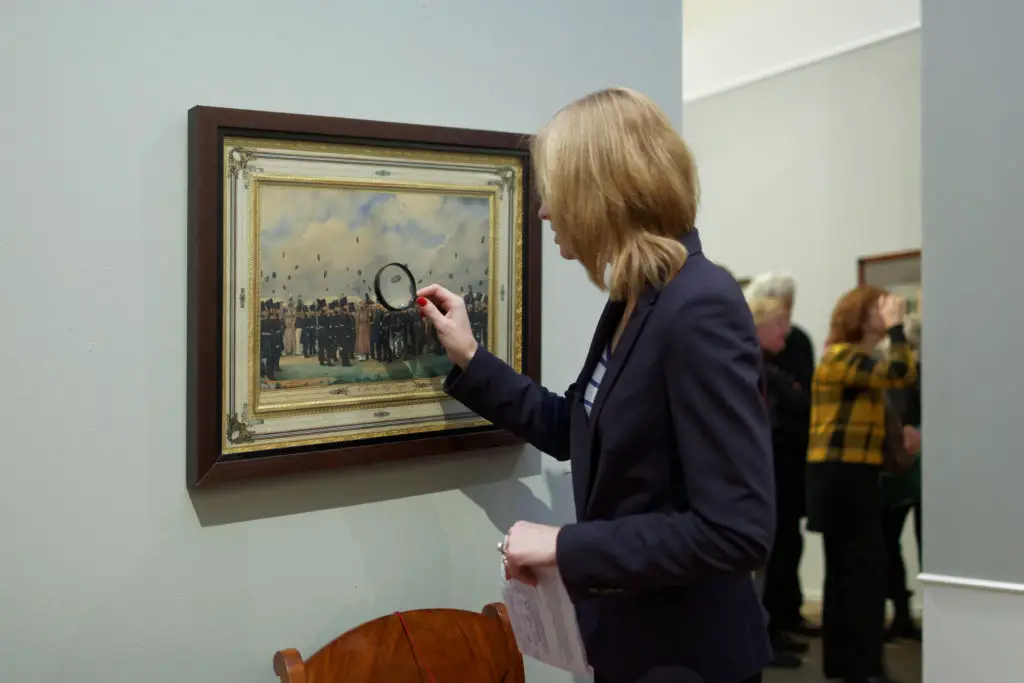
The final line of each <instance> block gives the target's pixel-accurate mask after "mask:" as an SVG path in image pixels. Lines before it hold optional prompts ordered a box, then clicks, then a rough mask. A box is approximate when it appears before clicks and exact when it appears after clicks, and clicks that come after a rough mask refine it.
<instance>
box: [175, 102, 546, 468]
mask: <svg viewBox="0 0 1024 683" xmlns="http://www.w3.org/2000/svg"><path fill="white" fill-rule="evenodd" d="M528 145H529V138H528V137H527V136H523V135H518V134H512V133H500V132H490V131H477V130H465V129H455V128H439V127H430V126H418V125H409V124H394V123H383V122H377V121H362V120H354V119H338V118H328V117H313V116H301V115H294V114H279V113H269V112H258V111H247V110H235V109H221V108H214V107H194V108H193V109H191V110H190V111H189V249H188V254H189V278H188V280H189V282H188V284H189V292H188V295H189V301H188V348H189V354H188V398H187V400H188V405H187V415H188V467H187V480H188V481H187V483H188V485H189V486H190V487H199V486H209V485H215V484H219V483H222V482H226V481H232V480H238V479H247V478H253V477H263V476H273V475H279V474H286V473H291V472H299V471H305V470H313V469H325V468H332V467H340V466H347V465H353V464H363V463H372V462H379V461H385V460H395V459H401V458H410V457H418V456H426V455H433V454H438V453H443V452H451V451H458V450H465V449H483V448H488V447H493V446H498V445H505V444H511V443H516V442H517V441H518V440H517V439H516V438H515V437H513V436H512V435H510V434H508V433H505V432H502V431H500V430H498V429H496V428H495V427H493V426H492V425H490V424H489V423H487V422H486V421H485V420H483V419H482V418H480V417H479V416H477V415H475V414H473V413H471V412H470V411H469V410H468V409H466V408H465V407H464V406H461V405H460V404H458V403H457V402H455V401H453V400H451V399H449V398H448V397H447V396H446V395H445V394H444V393H443V391H442V382H443V378H444V375H445V374H447V371H448V369H449V368H450V364H449V363H448V361H447V358H446V356H445V354H444V350H443V348H441V346H440V344H439V343H438V342H437V339H436V335H432V330H431V329H430V327H429V325H425V324H424V322H423V321H422V320H420V319H419V317H418V314H417V313H416V312H415V311H406V312H401V313H396V312H391V311H387V310H386V309H384V308H383V307H382V306H380V305H379V304H378V303H377V302H376V301H375V299H376V297H375V295H374V294H373V287H372V285H373V275H374V273H375V272H376V270H377V269H378V268H379V267H380V266H381V265H383V264H384V263H386V262H388V261H392V260H397V261H400V262H405V263H406V265H407V266H409V268H410V269H411V270H412V271H413V273H414V275H415V276H416V277H417V278H418V279H419V281H420V283H421V284H427V283H429V282H431V281H439V282H441V283H442V284H445V285H447V286H449V287H450V288H451V289H452V290H453V291H459V292H461V293H462V294H463V296H464V299H465V300H466V303H467V306H468V307H469V308H470V310H471V312H472V313H471V317H472V319H473V327H474V334H476V335H477V336H478V339H479V340H480V341H481V343H482V344H483V345H484V346H485V347H487V348H489V349H490V350H491V351H492V352H494V353H495V354H496V355H497V356H499V357H500V358H502V359H503V360H505V361H506V362H508V363H509V364H510V365H511V366H512V367H514V368H516V369H517V370H520V371H522V372H524V373H526V374H527V375H529V376H531V377H533V378H535V379H537V378H539V375H540V367H539V361H540V330H539V324H540V249H539V246H540V245H539V227H540V221H539V219H538V218H537V198H536V193H535V192H534V191H533V184H532V181H531V168H530V157H529V146H528Z"/></svg>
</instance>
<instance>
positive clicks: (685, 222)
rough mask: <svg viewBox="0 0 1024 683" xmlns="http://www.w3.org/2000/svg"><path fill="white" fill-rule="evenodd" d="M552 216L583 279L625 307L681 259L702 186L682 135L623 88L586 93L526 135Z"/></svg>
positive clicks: (650, 105)
mask: <svg viewBox="0 0 1024 683" xmlns="http://www.w3.org/2000/svg"><path fill="white" fill-rule="evenodd" d="M532 153H533V163H534V167H535V170H536V174H537V185H538V188H539V189H540V193H541V196H542V197H543V199H544V201H545V203H546V204H547V207H548V211H549V213H550V216H551V221H552V222H553V223H554V224H555V225H557V226H558V229H559V233H560V235H564V236H565V238H566V239H567V240H568V242H569V245H570V246H571V247H572V250H573V252H575V255H576V258H577V259H579V261H580V263H582V264H583V266H584V267H585V268H586V269H587V273H588V275H589V276H590V279H591V280H592V281H593V282H594V284H596V285H597V286H598V287H600V288H601V289H602V290H607V291H608V292H609V294H610V296H611V298H612V299H615V300H619V301H626V302H627V306H628V308H629V309H631V308H632V306H633V305H634V304H635V303H636V299H637V297H638V296H639V294H640V292H641V291H642V290H643V289H644V287H646V286H647V285H648V284H653V285H655V286H661V285H663V284H665V283H666V282H668V281H669V280H671V279H672V278H673V277H674V276H675V274H676V273H677V272H679V269H680V268H682V267H683V263H684V262H685V261H686V256H687V254H686V248H685V247H684V246H683V245H682V243H681V242H680V239H681V238H682V237H683V236H684V235H685V234H686V233H688V232H690V230H692V229H693V226H694V223H695V221H696V219H697V204H698V200H699V195H700V190H699V187H698V179H697V169H696V167H695V166H694V163H693V157H692V156H691V154H690V150H689V149H688V148H687V146H686V143H685V142H683V139H682V138H681V137H680V136H679V134H678V133H676V131H675V129H674V128H673V127H672V123H671V122H670V121H669V119H668V117H667V116H665V113H664V112H663V111H662V110H661V109H660V108H658V106H657V105H656V104H655V103H654V102H653V101H652V100H650V99H649V98H647V97H645V96H644V95H641V94H640V93H638V92H635V91H633V90H629V89H628V88H610V89H607V90H601V91H599V92H595V93H592V94H590V95H587V96H586V97H584V98H582V99H580V100H577V101H576V102H573V103H572V104H570V105H569V106H567V107H565V108H564V109H562V110H561V111H559V112H558V113H557V114H556V115H555V117H554V118H553V119H552V120H551V121H550V122H549V123H548V124H547V126H545V128H544V129H543V130H542V131H541V132H540V133H539V134H538V135H537V136H535V137H534V139H533V149H532Z"/></svg>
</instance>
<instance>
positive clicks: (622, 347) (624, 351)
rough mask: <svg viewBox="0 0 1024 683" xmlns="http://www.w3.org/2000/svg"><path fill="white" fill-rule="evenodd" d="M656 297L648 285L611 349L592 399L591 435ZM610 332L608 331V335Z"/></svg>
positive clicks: (656, 293) (653, 290)
mask: <svg viewBox="0 0 1024 683" xmlns="http://www.w3.org/2000/svg"><path fill="white" fill-rule="evenodd" d="M657 298H658V290H657V289H655V288H654V287H648V288H647V289H645V290H644V291H643V293H642V294H641V295H640V298H639V299H638V300H637V302H636V310H634V311H633V315H631V316H630V318H629V322H627V323H626V329H624V330H623V331H622V336H621V337H620V338H619V344H618V346H616V347H615V350H614V351H612V355H611V358H610V359H609V361H608V367H607V369H605V372H604V377H602V378H601V386H600V388H598V390H597V398H596V399H595V401H594V407H593V408H592V409H591V411H590V434H591V436H593V434H594V430H595V429H596V427H597V420H598V418H600V417H601V410H602V409H603V408H604V405H605V403H606V402H607V399H608V395H609V394H611V392H612V389H614V388H615V380H617V379H618V378H619V375H620V374H621V373H622V369H623V368H624V367H625V365H626V361H627V360H628V358H629V354H630V352H631V351H632V350H633V345H634V344H636V340H637V338H638V337H639V336H640V331H641V330H642V329H643V327H644V323H645V322H647V316H648V315H650V313H651V310H652V309H653V308H654V302H655V301H656V300H657ZM610 335H611V333H609V336H610Z"/></svg>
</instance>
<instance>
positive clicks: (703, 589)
mask: <svg viewBox="0 0 1024 683" xmlns="http://www.w3.org/2000/svg"><path fill="white" fill-rule="evenodd" d="M683 243H684V244H685V245H686V247H687V250H688V251H689V258H688V259H687V261H686V265H685V266H684V267H683V269H682V270H681V271H680V272H679V273H678V274H677V275H676V277H675V278H674V279H673V280H672V281H671V282H670V283H669V284H668V285H666V286H665V287H664V288H662V289H661V290H660V291H659V290H657V289H655V288H653V287H652V288H648V290H647V291H646V292H645V293H644V294H643V296H641V298H640V300H639V301H638V303H637V307H636V310H635V311H634V313H633V314H632V316H631V317H630V319H629V321H628V323H627V325H626V328H625V330H624V331H623V333H622V336H621V338H620V340H619V343H618V346H617V347H616V349H615V351H614V353H613V354H612V356H611V359H610V361H609V364H608V367H607V370H606V372H605V375H604V377H603V379H602V381H601V386H600V389H599V390H598V393H597V396H596V399H595V402H594V406H593V409H592V410H591V413H590V415H589V416H588V415H587V413H586V411H585V409H584V406H583V387H586V385H587V382H588V380H589V379H590V375H591V373H592V371H593V368H594V365H595V363H596V362H597V359H598V357H599V356H600V354H601V351H602V350H603V349H604V348H605V346H606V345H607V343H608V341H609V339H610V338H611V336H612V334H613V333H614V330H615V329H616V327H617V325H618V323H619V322H620V321H621V319H622V315H623V312H624V305H623V304H622V303H621V302H609V303H608V305H607V306H606V307H605V310H604V313H603V315H602V316H601V320H600V322H599V323H598V325H597V331H596V332H595V334H594V338H593V342H592V343H591V347H590V353H589V355H588V356H587V360H586V363H585V364H584V366H583V370H582V372H580V375H579V379H578V380H577V381H576V382H575V383H574V384H573V385H572V386H570V387H569V390H568V391H567V392H566V393H565V395H564V396H558V395H556V394H554V393H551V392H549V391H547V390H546V389H544V388H543V387H541V386H539V385H537V384H536V383H534V382H533V381H532V380H530V379H529V378H528V377H525V376H523V375H520V374H518V373H516V372H515V371H514V370H512V368H510V367H509V366H508V365H506V364H505V363H503V362H502V361H500V360H499V359H497V358H496V357H495V356H493V355H492V354H490V353H488V352H487V351H485V350H483V349H480V350H479V351H477V353H476V355H475V356H474V357H473V360H472V361H471V362H470V363H469V365H468V366H467V367H466V369H465V370H464V371H460V370H459V369H458V368H456V369H455V370H454V371H453V372H452V374H451V375H449V377H448V380H447V382H446V390H447V391H448V393H449V394H450V395H451V396H452V397H453V398H455V399H457V400H458V401H460V402H461V403H463V404H464V405H466V406H467V407H469V408H471V409H472V410H474V411H475V412H477V413H478V414H480V415H481V416H483V417H485V418H487V419H488V420H490V421H491V422H493V423H494V424H496V425H498V426H500V427H503V428H505V429H507V430H509V431H511V432H514V433H516V434H518V435H520V436H521V437H523V438H524V439H526V440H527V441H529V442H530V443H531V444H533V445H534V446H536V447H537V448H538V449H540V450H542V451H544V452H546V453H549V454H550V455H552V456H554V457H555V458H557V459H559V460H571V461H572V478H573V490H574V494H575V500H576V514H577V519H578V522H577V523H576V524H571V525H568V526H565V527H563V528H562V530H561V531H560V532H559V536H558V543H557V562H558V568H559V571H560V572H561V574H562V579H563V580H564V582H565V585H566V587H567V588H568V590H569V592H570V594H571V595H572V596H573V600H574V602H575V603H576V611H577V616H578V619H579V624H580V630H581V631H582V633H583V637H584V641H585V644H586V648H587V656H588V658H589V660H590V663H591V665H592V666H593V667H594V669H595V672H596V675H597V677H598V680H602V681H608V682H610V683H619V682H622V683H627V682H628V683H639V682H643V683H656V682H659V683H660V682H661V681H666V682H667V681H672V683H676V682H679V681H685V682H692V683H739V682H740V681H743V680H746V679H747V678H749V677H751V676H753V675H755V674H756V673H757V672H759V671H760V670H761V668H762V667H763V666H764V664H765V663H766V662H767V661H768V659H769V647H768V639H767V635H766V633H765V623H764V613H763V611H762V609H761V605H760V603H759V601H758V599H757V595H756V593H755V590H754V585H753V581H752V579H751V572H752V571H753V570H755V569H757V568H759V567H761V566H763V565H764V563H765V561H766V559H767V557H768V553H769V550H770V548H771V544H772V540H773V537H774V529H775V510H774V489H773V487H774V484H773V480H772V477H773V474H772V455H771V429H770V426H769V422H768V416H767V411H766V408H765V403H764V398H763V394H762V381H761V377H762V373H761V350H760V345H759V344H758V340H757V332H756V330H755V327H754V323H753V320H752V318H751V315H750V311H749V309H748V307H747V304H746V302H745V301H744V299H743V294H742V292H741V290H740V287H739V285H738V284H737V283H736V281H735V280H734V279H733V277H732V276H731V275H729V274H728V273H727V272H726V271H725V270H723V269H722V268H720V267H718V266H716V265H715V264H713V263H712V262H711V261H709V260H708V259H707V258H706V257H705V256H704V254H703V253H701V244H700V238H699V236H698V234H697V231H696V230H694V231H693V232H691V233H690V234H689V235H688V236H687V237H686V238H684V240H683Z"/></svg>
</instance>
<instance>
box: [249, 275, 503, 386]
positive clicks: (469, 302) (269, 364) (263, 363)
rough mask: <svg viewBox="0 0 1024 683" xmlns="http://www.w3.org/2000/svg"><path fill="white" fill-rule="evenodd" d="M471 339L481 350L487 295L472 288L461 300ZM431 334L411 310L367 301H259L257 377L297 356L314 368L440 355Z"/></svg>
mask: <svg viewBox="0 0 1024 683" xmlns="http://www.w3.org/2000/svg"><path fill="white" fill-rule="evenodd" d="M463 299H464V301H465V302H466V309H467V312H468V313H469V318H470V323H471V326H472V328H473V335H474V336H475V337H476V339H477V342H479V343H480V345H481V346H483V347H485V348H486V346H487V297H486V296H484V295H482V294H479V293H477V294H474V293H473V290H472V288H470V290H469V293H467V294H465V295H464V297H463ZM444 353H445V350H444V348H443V347H442V345H441V343H440V342H439V341H438V339H437V332H436V330H435V329H434V328H433V326H432V325H430V324H429V323H428V321H426V320H424V319H421V318H420V316H419V312H418V311H417V310H415V309H408V310H404V311H389V310H388V309H386V308H384V307H383V306H382V305H380V304H378V303H376V302H374V301H371V300H370V296H369V294H366V295H364V297H363V299H362V300H361V301H359V300H350V299H349V298H348V297H341V298H340V299H334V300H331V301H328V300H327V299H317V300H316V301H315V302H314V303H313V304H305V303H303V302H302V299H299V300H298V302H297V303H296V302H295V300H293V299H289V301H288V302H282V301H275V300H273V299H267V300H264V301H262V302H261V303H260V376H261V377H264V378H266V379H268V380H277V379H278V373H280V372H281V358H282V357H284V356H301V357H302V358H306V359H310V361H312V359H314V358H315V359H316V360H317V362H319V364H320V365H323V366H327V367H332V366H338V365H340V366H342V367H351V366H354V365H359V364H360V363H364V362H367V361H376V362H378V363H393V362H397V361H404V360H409V359H412V358H415V357H417V356H424V355H428V354H435V355H443V354H444Z"/></svg>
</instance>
